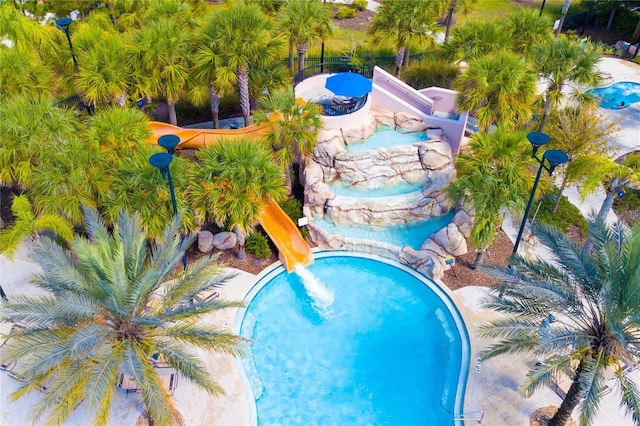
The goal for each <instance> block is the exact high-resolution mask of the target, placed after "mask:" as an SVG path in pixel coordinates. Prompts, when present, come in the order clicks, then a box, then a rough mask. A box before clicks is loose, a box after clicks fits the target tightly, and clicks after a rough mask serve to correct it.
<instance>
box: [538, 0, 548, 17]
mask: <svg viewBox="0 0 640 426" xmlns="http://www.w3.org/2000/svg"><path fill="white" fill-rule="evenodd" d="M546 2H547V0H542V6H540V15H538V18H539V17H541V16H542V11H543V10H544V4H545V3H546Z"/></svg>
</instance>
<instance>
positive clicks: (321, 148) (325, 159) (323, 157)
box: [313, 130, 346, 167]
mask: <svg viewBox="0 0 640 426" xmlns="http://www.w3.org/2000/svg"><path fill="white" fill-rule="evenodd" d="M339 132H340V131H339V130H338V133H337V135H336V136H335V137H332V138H330V139H327V140H323V141H322V142H321V141H320V139H318V143H317V144H316V149H315V150H314V151H313V158H314V160H315V161H317V162H318V163H320V164H321V165H323V166H325V167H333V159H334V158H335V157H336V155H338V154H339V153H340V152H343V151H345V150H346V148H345V144H344V140H343V139H342V135H341V134H340V133H339Z"/></svg>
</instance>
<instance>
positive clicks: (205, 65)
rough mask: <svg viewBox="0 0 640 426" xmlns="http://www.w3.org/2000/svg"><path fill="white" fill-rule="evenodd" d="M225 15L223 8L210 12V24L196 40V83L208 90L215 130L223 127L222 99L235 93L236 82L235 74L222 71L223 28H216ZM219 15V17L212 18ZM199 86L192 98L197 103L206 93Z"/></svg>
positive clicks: (199, 32) (194, 63)
mask: <svg viewBox="0 0 640 426" xmlns="http://www.w3.org/2000/svg"><path fill="white" fill-rule="evenodd" d="M220 14H222V10H221V9H220V8H217V9H214V11H213V12H212V13H211V15H210V17H209V19H208V20H207V24H206V25H205V26H203V27H202V28H200V29H199V31H198V32H197V33H196V37H195V38H194V42H195V47H194V48H193V52H194V53H193V70H194V73H195V77H196V81H198V82H201V83H202V85H205V86H206V88H207V93H206V97H207V98H208V99H209V105H210V107H211V115H212V116H213V128H214V129H217V128H219V127H220V119H219V116H218V114H219V113H220V97H221V96H223V95H224V94H225V93H229V92H231V91H232V87H233V84H235V83H236V78H235V74H234V73H232V72H227V73H224V72H221V71H223V69H224V67H223V63H222V62H221V61H222V60H223V59H222V53H223V50H220V49H221V46H219V44H218V37H219V36H220V35H219V30H220V28H219V27H218V25H216V24H215V23H216V22H219V21H220V20H221V19H222V18H220V17H217V16H218V15H220ZM214 15H216V18H214V17H213V16H214ZM198 89H199V87H194V90H193V92H192V93H191V95H190V97H192V98H194V99H195V100H196V101H197V103H200V101H202V99H201V98H202V97H204V96H203V94H202V93H200V92H199V91H198Z"/></svg>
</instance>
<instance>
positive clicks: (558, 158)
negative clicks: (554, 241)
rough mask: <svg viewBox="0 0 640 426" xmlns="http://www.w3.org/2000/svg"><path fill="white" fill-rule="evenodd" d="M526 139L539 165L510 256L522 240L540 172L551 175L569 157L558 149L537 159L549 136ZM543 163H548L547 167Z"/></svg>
mask: <svg viewBox="0 0 640 426" xmlns="http://www.w3.org/2000/svg"><path fill="white" fill-rule="evenodd" d="M527 139H529V142H530V143H531V146H532V147H533V152H532V153H531V156H532V157H533V158H535V159H536V160H537V161H538V163H540V167H539V168H538V174H537V175H536V180H535V182H534V183H533V188H531V195H530V196H529V202H528V203H527V208H526V209H525V210H524V217H523V218H522V223H521V224H520V230H519V231H518V237H517V238H516V242H515V244H514V246H513V253H511V255H515V254H517V253H518V247H519V246H520V239H521V238H522V232H523V231H524V226H525V224H526V223H527V217H528V216H529V211H530V210H531V204H532V203H533V199H534V198H535V195H536V189H538V182H540V176H541V175H542V170H543V169H544V170H546V171H548V172H549V176H551V175H552V174H553V171H554V170H555V168H556V167H557V166H559V165H560V164H564V163H566V162H567V161H569V156H568V155H567V154H566V153H565V152H564V151H560V150H559V149H550V150H548V151H545V153H544V154H543V155H542V158H540V157H538V155H537V152H538V149H539V148H540V147H541V146H543V145H546V144H548V143H549V140H550V139H551V138H549V136H548V135H547V134H545V133H542V132H531V133H529V134H528V135H527ZM545 162H548V163H549V165H548V166H547V165H546V164H545Z"/></svg>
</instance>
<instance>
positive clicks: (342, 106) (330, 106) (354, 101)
mask: <svg viewBox="0 0 640 426" xmlns="http://www.w3.org/2000/svg"><path fill="white" fill-rule="evenodd" d="M368 96H369V94H366V95H364V96H362V97H360V98H351V99H349V100H347V101H345V102H336V101H335V100H328V101H320V102H316V104H317V105H320V107H321V108H322V115H329V116H338V115H346V114H351V113H353V112H356V111H358V110H359V109H361V108H362V107H363V106H364V104H366V103H367V97H368Z"/></svg>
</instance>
